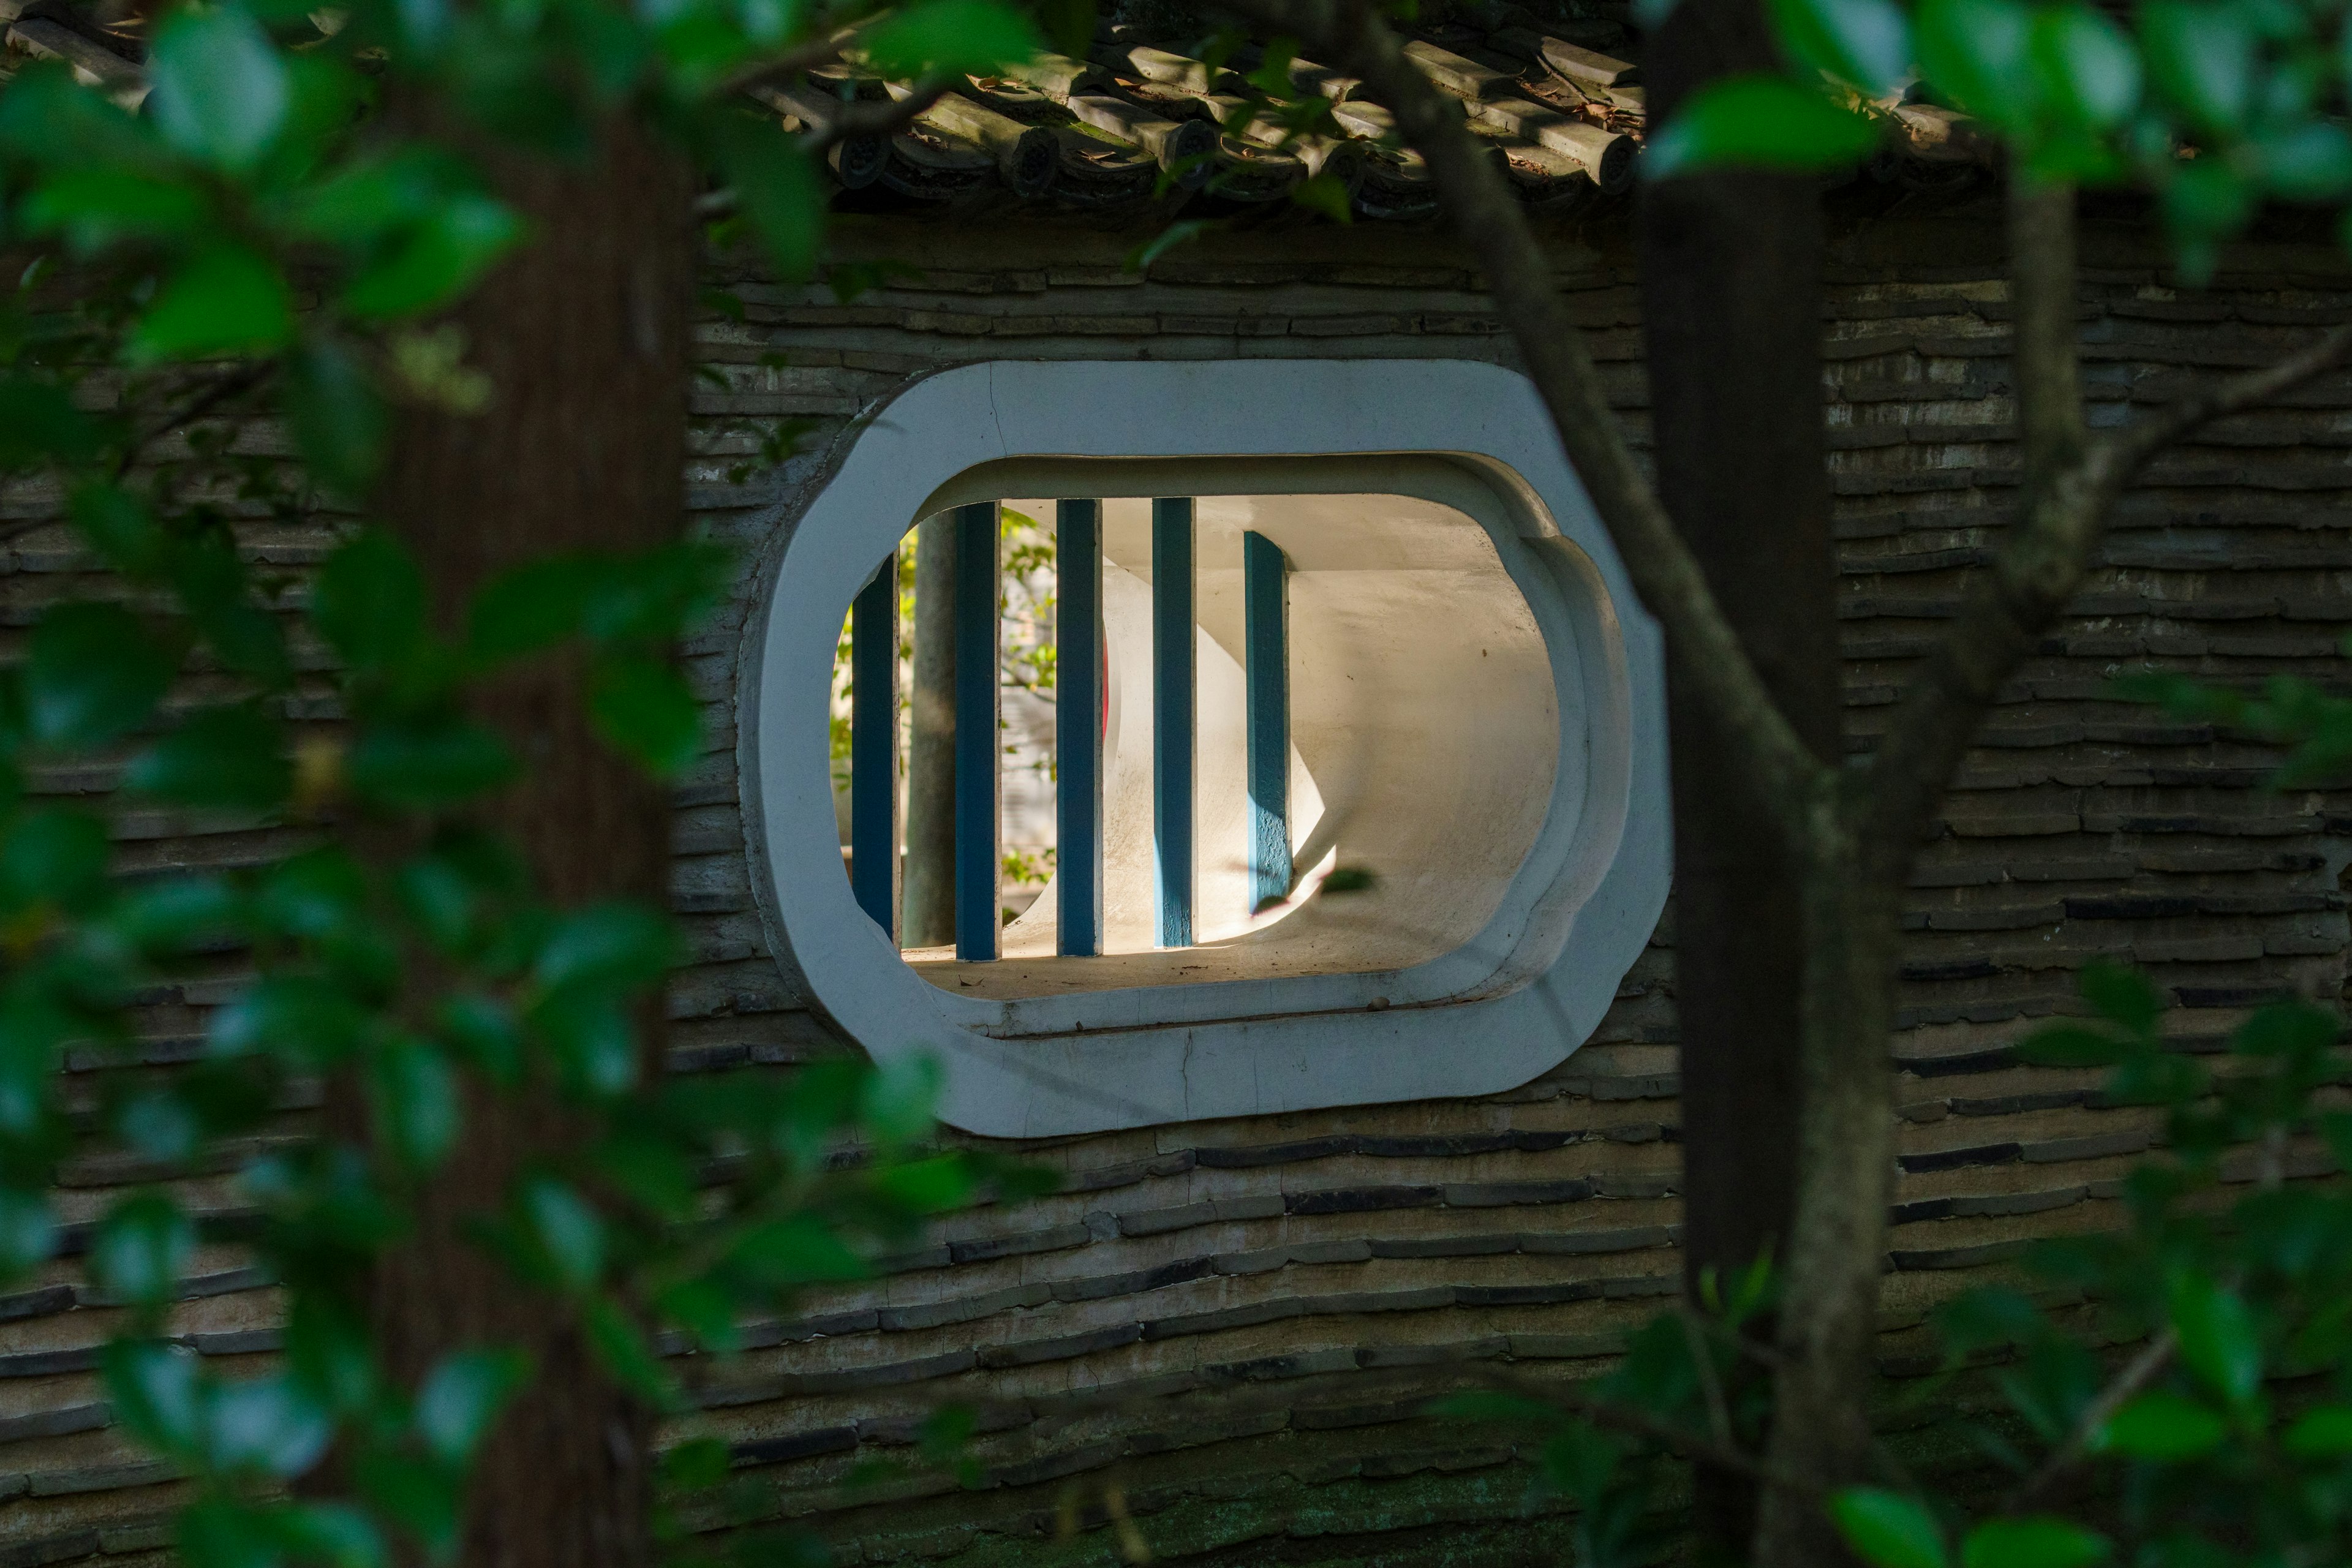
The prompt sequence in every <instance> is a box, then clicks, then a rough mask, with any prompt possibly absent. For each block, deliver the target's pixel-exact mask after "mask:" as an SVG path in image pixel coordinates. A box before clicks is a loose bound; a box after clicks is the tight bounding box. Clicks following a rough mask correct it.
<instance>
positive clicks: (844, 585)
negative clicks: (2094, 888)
mask: <svg viewBox="0 0 2352 1568" xmlns="http://www.w3.org/2000/svg"><path fill="white" fill-rule="evenodd" d="M917 520H929V521H926V522H925V525H924V526H923V528H922V529H921V530H920V531H919V536H917V535H910V534H909V532H908V531H909V529H910V527H911V525H913V524H914V523H915V522H916V521H917ZM782 522H783V527H782V530H780V531H781V532H782V545H781V549H780V551H779V552H778V556H777V562H776V567H777V569H776V575H775V579H774V586H773V593H772V600H771V604H770V607H769V613H768V616H767V620H766V624H765V627H764V631H763V635H762V637H761V639H760V642H759V646H758V647H756V648H755V649H754V658H756V660H757V672H758V685H757V693H758V696H757V702H756V708H755V710H754V711H753V713H752V715H751V723H750V724H749V725H747V731H748V733H747V749H748V755H747V759H746V760H747V763H750V764H751V766H750V767H749V768H747V775H748V777H749V779H750V780H751V787H747V794H748V795H750V797H751V803H752V804H753V805H754V807H755V815H756V816H757V818H758V821H757V825H756V826H757V837H758V839H759V841H760V844H761V847H762V848H763V849H764V851H765V861H766V866H765V873H766V875H765V886H764V887H763V889H762V891H763V894H764V895H765V899H766V904H765V907H766V910H767V912H768V914H769V916H770V920H771V927H772V931H773V933H774V936H775V945H776V947H777V950H778V952H779V955H780V958H781V959H782V962H783V963H785V965H786V966H787V967H788V968H789V969H791V970H793V972H794V973H796V975H797V976H798V978H799V979H800V980H801V981H802V983H803V984H804V985H805V986H806V987H807V989H808V991H809V993H810V994H811V995H812V997H813V999H814V1001H815V1002H816V1003H817V1005H820V1006H821V1007H822V1008H823V1009H824V1011H825V1012H826V1013H827V1014H828V1015H829V1016H831V1017H832V1018H833V1019H834V1020H835V1021H836V1022H837V1023H838V1024H840V1025H841V1026H843V1027H844V1028H845V1030H847V1032H848V1033H850V1034H851V1035H852V1036H853V1037H855V1038H856V1039H857V1040H858V1041H859V1042H860V1043H861V1044H862V1045H863V1046H865V1047H866V1048H867V1049H868V1050H870V1051H873V1052H875V1053H877V1054H880V1055H887V1054H889V1053H891V1052H894V1051H903V1050H911V1049H929V1050H932V1051H935V1052H937V1053H938V1054H939V1055H940V1058H941V1059H942V1061H943V1062H944V1064H945V1066H946V1068H947V1069H948V1075H949V1090H948V1096H947V1103H946V1105H945V1107H944V1110H945V1114H946V1115H947V1116H948V1119H949V1120H950V1121H953V1122H956V1123H957V1124H958V1125H961V1126H964V1127H966V1128H968V1129H971V1130H972V1131H982V1132H990V1133H1000V1134H1042V1133H1047V1132H1058V1131H1078V1130H1082V1129H1088V1128H1097V1127H1108V1126H1120V1125H1138V1124H1145V1123H1150V1122H1155V1121H1176V1120H1184V1119H1187V1118H1192V1117H1199V1116H1212V1115H1233V1114H1243V1113H1248V1112H1252V1111H1262V1110H1286V1109H1298V1108H1303V1107H1307V1106H1314V1105H1335V1104H1347V1103H1359V1102H1365V1101H1370V1100H1394V1099H1405V1098H1419V1097H1423V1096H1429V1095H1442V1094H1467V1093H1475V1092H1480V1091H1483V1090H1492V1089H1502V1088H1507V1087H1509V1086H1510V1085H1512V1084H1515V1083H1517V1082H1520V1081H1523V1080H1524V1079H1527V1078H1528V1077H1530V1076H1533V1075H1534V1074H1535V1073H1537V1072H1540V1071H1542V1070H1543V1069H1544V1068H1548V1067H1549V1066H1551V1065H1552V1064H1553V1063H1554V1062H1556V1061H1558V1060H1559V1058H1561V1057H1562V1056H1564V1055H1566V1054H1567V1053H1568V1052H1569V1051H1570V1050H1572V1049H1573V1048H1574V1047H1575V1046H1576V1045H1577V1044H1578V1043H1580V1041H1581V1040H1582V1039H1583V1038H1584V1037H1585V1036H1587V1035H1588V1034H1589V1033H1590V1032H1591V1028H1592V1027H1593V1026H1594V1025H1595V1024H1597V1023H1598V1021H1599V1018H1600V1016H1601V1012H1602V1011H1603V1010H1604V1009H1605V1008H1606V1006H1607V1005H1608V1001H1609V999H1610V997H1611V996H1612V994H1613V992H1614V989H1615V986H1616V983H1617V981H1618V979H1619V978H1620V977H1621V976H1622V973H1624V970H1625V968H1626V967H1627V966H1628V965H1629V964H1630V963H1632V961H1633V957H1634V956H1635V955H1636V954H1637V953H1638V952H1639V951H1640V949H1641V946H1642V944H1643V942H1644V941H1646V939H1647V937H1648V935H1649V933H1650V930H1651V927H1652V926H1653V925H1654V921H1655V920H1656V916H1657V914H1658V911H1659V910H1660V908H1661V907H1662V904H1663V900H1664V893H1665V886H1666V869H1667V868H1666V837H1665V831H1666V824H1665V802H1664V789H1665V782H1664V781H1665V775H1664V722H1663V717H1662V703H1661V700H1660V685H1661V682H1660V676H1659V657H1658V646H1657V639H1656V635H1655V632H1654V628H1653V627H1652V626H1650V624H1649V622H1648V620H1647V618H1646V617H1645V616H1643V615H1642V614H1641V612H1640V611H1639V609H1638V607H1636V606H1634V605H1632V603H1631V601H1630V598H1629V597H1628V595H1627V594H1626V591H1625V589H1624V587H1623V584H1622V575H1621V574H1620V573H1619V572H1618V570H1617V568H1616V566H1615V563H1614V559H1613V556H1612V554H1611V553H1610V552H1609V547H1608V545H1607V542H1606V541H1605V539H1604V538H1603V537H1602V536H1601V533H1600V531H1599V529H1598V527H1597V525H1595V524H1594V523H1593V521H1592V520H1591V516H1590V510H1589V508H1588V507H1587V505H1586V503H1585V502H1584V500H1583V497H1582V494H1581V492H1580V489H1578V488H1577V487H1576V485H1575V482H1574V480H1573V479H1572V477H1571V476H1570V475H1569V473H1568V471H1567V470H1566V468H1565V467H1564V465H1563V464H1562V462H1561V459H1560V458H1559V450H1558V443H1557V441H1556V439H1555V438H1554V437H1552V436H1551V434H1550V432H1549V428H1548V426H1546V425H1545V423H1544V421H1543V416H1542V413H1541V410H1540V408H1539V407H1538V405H1536V403H1535V400H1534V398H1533V396H1532V395H1531V394H1530V393H1529V391H1528V388H1527V386H1526V384H1525V383H1524V382H1523V381H1521V380H1520V379H1519V378H1518V377H1517V376H1515V375H1512V374H1509V373H1507V372H1504V371H1501V370H1497V369H1496V368H1494V367H1492V366H1486V365H1480V364H1471V363H1454V362H1438V363H1409V362H1370V363H1365V362H1354V363H1348V362H1270V363H1216V364H1136V363H1117V364H1105V363H999V364H990V365H978V366H970V367H965V368H963V369H960V370H956V371H951V372H947V373H944V374H940V375H938V376H934V377H932V378H930V379H929V380H927V381H923V382H920V383H918V384H915V385H914V386H912V387H910V388H909V389H908V390H907V391H906V392H905V393H903V394H902V395H899V397H898V398H897V399H896V400H895V401H894V402H893V403H892V404H890V405H888V406H887V408H886V409H884V410H883V411H882V414H881V416H880V417H878V418H877V419H875V420H874V421H872V422H870V423H869V424H867V425H866V426H863V427H862V428H861V429H860V430H859V431H858V432H856V434H855V435H854V436H853V437H851V438H849V439H848V441H847V443H846V445H845V449H844V450H842V451H841V452H839V453H836V454H835V459H834V462H833V463H832V465H831V467H830V472H829V477H828V478H827V480H826V482H825V483H824V485H823V486H822V488H820V489H816V490H815V491H814V493H813V494H812V495H811V496H809V497H807V498H805V500H803V502H802V503H801V504H800V505H798V506H797V507H795V508H793V509H792V510H791V511H790V512H789V513H788V515H787V517H786V518H785V519H784V520H782ZM916 537H919V538H920V539H921V541H922V543H921V544H920V545H919V547H917V548H916V550H915V555H916V569H915V570H914V571H913V572H911V573H910V572H908V571H907V570H906V569H905V556H904V550H903V547H904V546H907V545H913V544H914V543H915V539H916ZM939 539H946V540H950V541H951V546H950V548H949V549H947V550H946V551H945V552H943V553H942V554H940V556H939V557H938V558H937V561H938V562H948V561H950V560H951V562H952V566H951V567H950V568H943V569H941V570H940V571H935V572H933V573H931V574H926V573H925V572H924V570H923V561H924V559H925V556H924V552H929V551H930V550H931V549H932V548H933V546H932V543H931V541H933V540H939ZM1008 540H1011V541H1012V542H1013V544H1014V546H1015V551H1014V555H1013V566H1012V569H1011V570H1009V571H1008V570H1005V569H1003V566H1002V565H1001V563H1003V561H1004V560H1005V559H1006V556H1005V553H1004V551H1005V545H1006V542H1007V541H1008ZM909 584H912V585H913V588H914V592H913V594H912V595H911V598H912V607H913V612H914V616H913V618H914V619H916V620H918V621H921V622H922V623H923V626H922V628H910V627H908V626H905V625H902V624H901V617H902V613H903V612H904V611H905V610H906V609H907V607H908V598H909V595H908V593H907V588H908V585H909ZM1089 588H1091V589H1092V594H1091V595H1089V593H1088V589H1089ZM927 595H928V597H927ZM1090 597H1091V599H1092V603H1091V604H1089V603H1088V602H1087V601H1088V599H1089V598H1090ZM853 601H854V602H855V605H856V609H855V611H853V612H851V614H850V632H851V635H850V636H849V637H848V639H847V640H848V641H849V643H850V644H851V646H852V654H851V658H849V660H848V661H847V664H848V668H847V669H846V670H845V672H844V675H845V679H841V680H838V681H836V680H835V650H836V646H837V642H838V640H839V637H838V634H839V633H840V632H841V630H842V628H843V625H844V622H843V617H844V614H845V610H848V609H849V606H850V605H852V603H853ZM927 605H928V606H929V611H930V616H929V618H928V619H926V606H927ZM1049 605H1050V614H1049V613H1046V606H1049ZM949 608H951V610H952V614H951V615H943V614H942V611H943V610H946V609H949ZM1008 608H1009V609H1010V610H1011V611H1012V612H1013V613H1012V615H1011V616H1010V620H1011V623H1012V624H1013V627H1014V629H1015V633H1016V640H1017V641H1019V642H1020V644H1021V646H1022V647H1023V648H1024V650H1025V653H1024V658H1022V659H1016V660H1014V661H1013V663H1014V664H1015V666H1016V667H1018V668H1024V669H1026V670H1027V671H1028V674H1027V675H1026V676H1024V678H1023V679H1015V680H1012V681H1008V680H1007V679H1005V678H1004V665H1005V662H1006V661H1005V659H1004V658H1003V649H1004V643H1003V637H1004V632H1005V627H1006V626H1007V623H1008V616H1007V611H1008ZM1033 610H1034V613H1033ZM942 626H945V627H949V628H950V629H949V630H946V631H942V630H941V628H942ZM915 629H923V630H927V631H928V634H929V646H931V647H940V646H947V647H952V649H953V653H954V658H953V668H954V674H953V678H952V680H951V681H950V680H946V679H943V677H942V672H941V670H940V668H939V667H938V664H937V662H936V660H934V661H933V663H932V664H931V665H929V667H927V668H915V667H916V666H919V665H922V664H923V658H922V653H923V649H922V647H918V646H916V645H918V644H922V643H923V642H924V641H925V638H924V637H923V636H910V635H909V632H910V630H915ZM1089 646H1091V647H1092V649H1093V652H1094V657H1093V658H1077V657H1075V656H1074V655H1073V654H1072V652H1071V650H1073V649H1077V648H1083V647H1089ZM909 651H912V652H914V653H915V654H916V656H917V657H916V658H914V659H911V660H910V659H908V658H907V657H906V655H907V654H908V652H909ZM1048 676H1050V679H1046V677H1048ZM927 682H928V684H927ZM902 697H904V698H907V699H908V701H904V702H902V701H901V698H902ZM837 703H839V704H841V707H842V709H844V710H837V709H836V704H837ZM927 704H928V706H926V705H927ZM918 708H920V709H923V710H924V711H925V712H926V713H928V714H930V715H932V716H933V717H932V718H931V720H930V721H929V724H928V727H927V728H926V727H923V725H922V723H921V722H920V721H917V720H916V719H915V718H914V717H913V715H912V713H911V711H910V710H913V709H918ZM942 708H944V709H945V710H948V711H949V712H951V713H952V715H953V718H952V720H951V721H946V722H945V725H944V729H942V724H941V721H940V710H941V709H942ZM1007 715H1010V719H1011V721H1012V722H1011V723H1010V725H1009V727H1006V725H1007V717H1006V716H1007ZM842 720H845V721H846V724H845V725H844V724H842V723H839V722H837V721H842ZM843 729H846V731H847V732H848V733H847V737H846V739H847V744H846V746H843V745H840V744H837V743H835V739H829V737H834V738H836V739H837V738H838V733H839V731H841V730H843ZM918 729H921V731H922V732H921V733H917V732H916V731H918ZM1008 743H1009V744H1010V747H1011V751H1010V752H1009V753H1008V752H1007V749H1006V748H1007V745H1008ZM836 752H846V756H845V757H841V758H836V755H835V753H836ZM942 756H946V757H949V758H951V761H952V765H951V766H950V768H948V769H947V771H946V776H948V777H949V778H950V779H951V783H950V784H947V785H945V786H942V785H941V784H940V782H939V781H940V778H941V776H942V773H941V768H940V758H941V757H942ZM842 762H845V763H846V764H847V766H846V768H845V770H844V769H842V768H841V767H840V765H839V764H840V763H842ZM917 774H920V775H922V777H921V778H917V777H915V776H914V775H917ZM837 775H838V782H839V784H841V786H842V787H841V789H840V791H839V795H838V805H840V806H841V807H843V808H844V809H841V810H836V809H835V807H836V804H837V803H836V795H835V783H836V778H837ZM1090 775H1091V776H1090ZM925 781H928V782H925ZM943 788H944V790H945V794H942V789H943ZM943 801H944V802H945V803H946V805H945V806H944V807H943V806H942V802H943ZM943 809H944V812H945V816H946V818H947V819H949V830H948V831H944V832H942V831H941V821H942V810H943ZM844 816H846V818H847V819H848V821H847V824H846V826H847V832H846V835H844V833H843V831H842V826H841V819H842V818H843V817H844ZM927 825H928V826H927ZM845 837H846V838H847V840H848V843H847V844H846V846H845V843H844V838H845ZM845 848H846V851H847V853H846V860H847V866H848V871H849V874H848V876H846V877H845V876H844V875H843V872H842V869H841V868H842V865H843V862H844V858H845ZM1008 850H1009V851H1011V852H1012V854H1013V856H1014V857H1015V858H1018V859H1027V860H1030V861H1034V862H1040V863H1042V862H1043V861H1044V860H1045V858H1046V853H1047V852H1048V851H1050V852H1051V856H1052V860H1053V870H1052V874H1051V879H1050V881H1049V882H1048V883H1047V884H1046V885H1045V887H1044V889H1043V891H1042V892H1041V893H1039V894H1038V896H1036V897H1034V900H1024V899H1023V898H1022V897H1021V896H1019V895H1020V891H1021V890H1020V889H1013V892H1014V895H1015V896H1013V897H1010V898H1008V897H1007V896H1006V893H1007V887H1006V884H1005V883H1004V881H1003V866H1004V864H1005V861H1006V857H1007V852H1008ZM943 865H944V866H946V867H947V868H948V876H949V881H950V885H951V887H952V891H953V910H952V914H951V917H950V920H949V921H948V923H947V924H946V925H945V926H944V927H942V926H941V925H940V922H939V921H938V920H936V919H930V920H929V929H928V930H915V929H910V928H911V927H912V926H915V925H919V924H921V923H922V922H921V921H910V920H909V919H908V916H909V914H910V912H911V911H912V910H913V908H914V906H913V903H912V902H911V901H910V900H916V898H917V895H918V894H919V893H920V897H921V900H923V903H924V908H925V910H928V911H929V912H930V915H933V916H935V915H936V913H937V910H938V900H939V892H938V889H939V888H940V868H941V867H942V866H943ZM918 884H921V887H919V886H918ZM924 888H928V889H929V891H924V890H923V889H924ZM1008 908H1009V909H1012V910H1013V911H1014V913H1013V918H1011V919H1010V920H1009V921H1007V920H1006V919H1005V911H1006V910H1007V909H1008ZM927 918H928V917H927ZM950 933H951V940H950ZM902 937H903V938H904V939H906V941H907V942H908V943H910V944H911V945H908V946H906V947H904V948H903V949H902V947H901V938H902Z"/></svg>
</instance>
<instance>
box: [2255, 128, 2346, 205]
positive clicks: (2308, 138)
mask: <svg viewBox="0 0 2352 1568" xmlns="http://www.w3.org/2000/svg"><path fill="white" fill-rule="evenodd" d="M2255 156H2256V157H2257V158H2258V159H2259V160H2260V162H2261V164H2262V171H2263V179H2264V180H2265V181H2267V182H2268V183H2269V184H2270V188H2271V189H2272V190H2273V191H2275V192H2277V193H2278V194H2279V195H2282V196H2284V197H2285V198H2286V199H2287V200H2289V201H2293V202H2336V201H2341V200H2342V199H2343V198H2344V196H2345V195H2346V194H2347V192H2352V133H2347V132H2346V131H2345V129H2344V128H2343V127H2342V126H2340V125H2336V124H2334V123H2332V122H2330V121H2310V122H2308V123H2305V124H2303V125H2297V126H2294V127H2292V128H2291V129H2288V130H2284V131H2281V132H2277V133H2275V134H2273V135H2270V136H2266V137H2263V139H2261V140H2260V141H2259V142H2256V144H2255Z"/></svg>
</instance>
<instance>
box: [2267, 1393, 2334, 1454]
mask: <svg viewBox="0 0 2352 1568" xmlns="http://www.w3.org/2000/svg"><path fill="white" fill-rule="evenodd" d="M2279 1446H2280V1447H2283V1448H2284V1449H2285V1450H2286V1451H2287V1452H2288V1453H2290V1454H2293V1455H2294V1456H2295V1457H2296V1458H2302V1459H2333V1458H2340V1457H2342V1456H2343V1455H2346V1454H2352V1405H2320V1406H2318V1407H2317V1408H2315V1409H2312V1410H2306V1411H2305V1412H2304V1413H2303V1414H2302V1415H2299V1416H2297V1417H2296V1418H2295V1423H2294V1426H2290V1427H2288V1428H2287V1430H2286V1435H2285V1436H2284V1437H2282V1438H2280V1439H2279Z"/></svg>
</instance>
